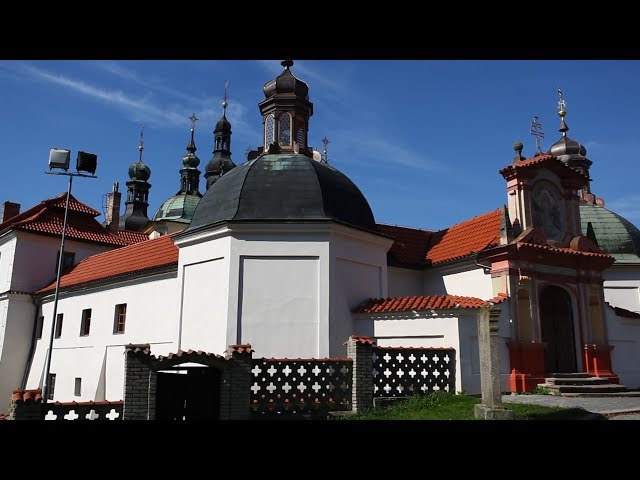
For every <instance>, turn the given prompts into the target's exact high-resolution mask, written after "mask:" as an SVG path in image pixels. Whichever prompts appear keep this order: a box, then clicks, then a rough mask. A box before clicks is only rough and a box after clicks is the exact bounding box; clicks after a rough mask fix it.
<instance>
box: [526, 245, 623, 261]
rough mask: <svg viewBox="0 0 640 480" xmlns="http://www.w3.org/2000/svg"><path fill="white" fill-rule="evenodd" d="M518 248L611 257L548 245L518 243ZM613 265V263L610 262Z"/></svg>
mask: <svg viewBox="0 0 640 480" xmlns="http://www.w3.org/2000/svg"><path fill="white" fill-rule="evenodd" d="M517 245H518V248H534V249H538V250H546V251H547V252H558V253H568V254H570V255H586V256H588V257H598V258H610V259H611V260H613V257H612V256H611V255H609V254H607V253H598V252H585V251H583V250H574V249H573V248H566V247H550V246H549V245H540V244H538V243H528V242H518V243H517ZM612 263H613V262H612Z"/></svg>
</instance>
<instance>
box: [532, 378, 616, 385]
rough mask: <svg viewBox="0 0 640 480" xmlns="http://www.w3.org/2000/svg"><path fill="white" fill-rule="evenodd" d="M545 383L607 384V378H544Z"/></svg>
mask: <svg viewBox="0 0 640 480" xmlns="http://www.w3.org/2000/svg"><path fill="white" fill-rule="evenodd" d="M544 381H545V383H546V384H547V385H609V384H610V382H609V379H607V378H599V377H585V378H576V377H571V378H559V377H556V378H545V379H544Z"/></svg>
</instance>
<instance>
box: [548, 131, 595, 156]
mask: <svg viewBox="0 0 640 480" xmlns="http://www.w3.org/2000/svg"><path fill="white" fill-rule="evenodd" d="M549 153H550V154H551V155H553V156H555V157H559V156H561V155H580V156H583V157H586V156H587V149H586V148H585V147H584V145H582V144H581V143H580V142H577V141H575V140H574V139H572V138H569V137H567V136H566V135H563V136H562V137H561V138H560V140H558V141H557V142H556V143H554V144H553V145H551V148H550V149H549Z"/></svg>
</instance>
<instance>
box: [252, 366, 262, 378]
mask: <svg viewBox="0 0 640 480" xmlns="http://www.w3.org/2000/svg"><path fill="white" fill-rule="evenodd" d="M260 372H262V369H261V368H260V367H259V366H258V365H255V366H254V367H253V368H252V369H251V373H253V376H254V377H257V376H258V375H260Z"/></svg>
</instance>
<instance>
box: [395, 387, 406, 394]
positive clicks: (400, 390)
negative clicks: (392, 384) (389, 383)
mask: <svg viewBox="0 0 640 480" xmlns="http://www.w3.org/2000/svg"><path fill="white" fill-rule="evenodd" d="M396 390H398V393H402V391H403V390H404V387H403V386H402V385H398V386H397V387H396Z"/></svg>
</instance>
